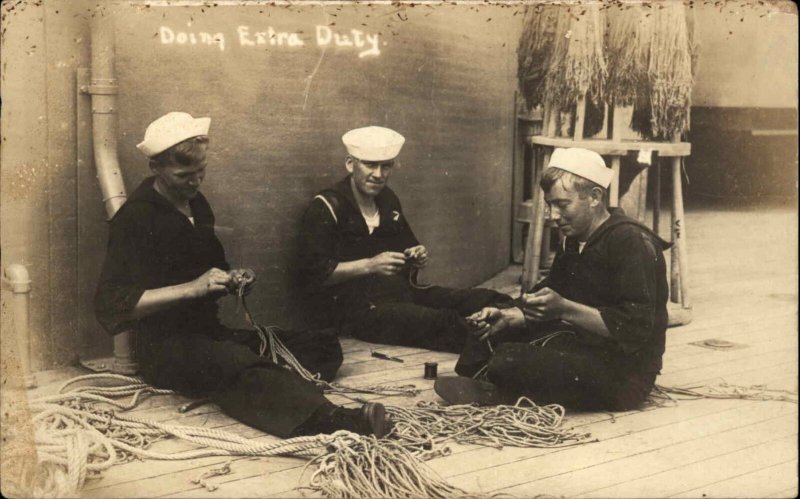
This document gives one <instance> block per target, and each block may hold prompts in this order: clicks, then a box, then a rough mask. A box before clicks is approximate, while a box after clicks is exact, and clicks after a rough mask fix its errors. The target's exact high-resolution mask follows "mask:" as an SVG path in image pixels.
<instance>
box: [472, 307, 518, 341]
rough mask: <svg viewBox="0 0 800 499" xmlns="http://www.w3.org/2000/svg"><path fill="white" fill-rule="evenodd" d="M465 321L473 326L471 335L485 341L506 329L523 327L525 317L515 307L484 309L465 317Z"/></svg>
mask: <svg viewBox="0 0 800 499" xmlns="http://www.w3.org/2000/svg"><path fill="white" fill-rule="evenodd" d="M467 321H469V322H472V323H474V324H475V330H474V331H473V332H472V334H473V335H475V336H477V337H478V339H479V340H481V341H485V340H488V339H489V338H491V337H492V336H494V335H496V334H498V333H500V332H502V331H505V330H506V329H508V328H511V327H522V326H524V325H525V316H524V315H523V314H522V310H520V309H518V308H516V307H515V308H507V309H503V310H500V309H499V308H494V307H484V308H483V309H481V310H480V311H478V312H475V313H474V314H472V315H470V316H469V317H467Z"/></svg>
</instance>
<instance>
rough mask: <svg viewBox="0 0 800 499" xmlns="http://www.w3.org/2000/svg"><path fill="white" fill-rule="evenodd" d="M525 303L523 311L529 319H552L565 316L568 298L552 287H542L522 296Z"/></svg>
mask: <svg viewBox="0 0 800 499" xmlns="http://www.w3.org/2000/svg"><path fill="white" fill-rule="evenodd" d="M522 299H523V301H524V302H525V304H524V305H523V306H522V311H523V312H524V313H525V319H527V320H529V321H536V322H542V321H551V320H558V319H563V318H564V313H565V312H566V310H567V300H566V299H564V298H563V297H562V296H561V295H560V294H558V293H556V292H555V291H553V290H552V289H550V288H542V289H540V290H539V291H537V292H536V293H533V294H526V295H524V296H523V297H522Z"/></svg>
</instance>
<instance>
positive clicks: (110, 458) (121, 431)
mask: <svg viewBox="0 0 800 499" xmlns="http://www.w3.org/2000/svg"><path fill="white" fill-rule="evenodd" d="M80 382H92V383H100V384H104V385H106V384H107V383H109V382H122V383H126V384H125V385H118V386H80V387H76V388H74V389H72V390H70V391H64V390H65V388H66V387H68V386H71V385H76V384H78V383H80ZM145 393H150V394H168V393H172V392H171V391H169V390H158V389H155V388H152V387H149V386H148V385H145V384H144V383H143V382H142V380H140V379H139V378H132V377H127V376H119V375H112V374H95V375H87V376H81V377H79V378H75V379H72V380H70V381H68V382H67V383H66V384H65V385H64V386H62V388H61V390H59V393H58V394H56V395H51V396H46V397H41V398H37V399H34V400H32V401H31V404H30V407H31V410H32V412H33V413H34V414H35V416H34V417H33V424H34V428H35V434H34V440H35V443H36V448H37V453H38V457H39V470H38V474H37V475H38V476H37V480H36V483H34V484H33V486H32V494H31V495H33V496H34V497H71V496H75V495H78V493H79V491H80V490H81V489H82V487H83V486H84V484H85V482H86V481H87V480H89V479H92V478H95V477H98V476H99V475H100V473H101V472H103V471H104V470H106V469H108V468H109V467H111V466H112V465H114V464H119V463H123V462H126V461H130V460H131V459H134V458H144V459H158V460H170V461H174V460H184V459H198V458H203V457H212V456H292V457H301V458H307V459H312V462H311V463H312V464H316V465H318V466H319V467H320V468H319V470H317V472H315V473H314V475H313V478H312V483H311V485H310V487H311V488H312V489H314V490H319V491H322V492H326V491H328V492H327V493H331V494H335V495H336V496H342V494H344V491H346V490H348V488H347V487H349V488H350V489H352V490H357V491H360V492H359V496H361V497H382V496H381V494H382V493H383V492H382V491H385V490H402V489H403V487H409V485H408V484H406V485H403V484H402V483H401V484H400V485H398V484H396V483H394V481H396V478H397V477H414V478H413V479H412V480H411V482H410V483H412V484H414V485H413V487H411V488H408V490H409V491H413V492H414V495H420V496H426V497H444V494H443V491H457V490H458V489H456V488H454V487H450V486H448V485H447V484H446V483H445V482H443V481H442V480H441V479H438V478H437V477H436V476H435V474H432V472H430V471H429V470H425V469H423V468H422V464H421V461H419V460H418V459H417V458H415V457H413V456H412V455H411V453H409V452H408V451H406V450H404V449H402V448H401V447H399V446H397V445H394V446H393V445H387V444H386V442H385V441H380V443H379V441H378V440H376V439H375V438H374V437H372V438H370V437H364V436H361V435H356V434H353V433H349V432H346V431H339V432H336V433H333V434H331V435H326V434H320V435H315V436H303V437H296V438H291V439H286V440H281V441H278V442H274V441H272V442H266V443H256V442H253V441H252V440H250V439H248V438H244V437H241V436H239V435H236V434H233V433H229V432H225V431H221V430H215V429H209V428H204V427H192V426H181V425H172V424H164V423H160V422H157V421H152V420H148V419H144V418H138V417H136V416H133V415H130V414H124V413H120V412H119V411H117V410H115V409H119V410H120V411H126V410H129V409H132V408H133V407H135V406H136V404H138V402H139V401H140V400H141V396H142V395H143V394H145ZM127 396H130V397H131V399H130V400H129V401H121V400H118V399H119V398H121V397H127ZM103 405H105V407H103ZM165 438H178V439H181V440H183V441H186V442H190V443H192V444H194V445H195V446H197V447H198V448H195V449H192V450H187V451H182V452H177V453H170V454H167V453H162V452H155V451H153V450H150V449H149V447H150V445H151V444H152V443H153V442H155V441H157V440H161V439H165ZM362 455H363V456H369V460H370V462H375V463H376V466H378V464H377V463H383V464H380V467H376V468H375V469H373V470H368V471H367V472H364V471H363V470H362V469H361V468H360V466H362V465H363V463H364V461H363V459H362V458H361V457H359V456H362ZM314 458H324V459H319V460H313V459H314ZM348 463H349V464H348ZM387 463H391V465H390V466H389V465H387ZM351 466H358V467H356V468H351ZM368 476H369V478H367V477H368ZM354 477H362V479H361V480H360V481H359V479H358V478H354ZM381 477H382V478H381ZM386 480H390V481H392V484H387V483H384V482H385V481H386ZM403 483H405V482H403ZM340 484H348V485H347V487H345V488H344V489H342V488H341V486H340ZM204 486H207V484H205V485H204ZM333 491H340V492H341V493H339V492H336V493H335V492H333ZM361 492H364V494H363V495H361ZM409 493H410V492H409ZM406 495H408V494H406ZM451 495H452V494H451ZM351 497H357V496H356V495H352V496H351Z"/></svg>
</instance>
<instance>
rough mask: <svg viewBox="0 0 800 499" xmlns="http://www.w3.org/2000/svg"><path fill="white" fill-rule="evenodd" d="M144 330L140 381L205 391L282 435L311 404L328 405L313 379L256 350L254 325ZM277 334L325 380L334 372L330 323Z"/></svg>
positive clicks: (335, 349) (336, 356) (338, 357)
mask: <svg viewBox="0 0 800 499" xmlns="http://www.w3.org/2000/svg"><path fill="white" fill-rule="evenodd" d="M143 336H144V337H143V338H140V340H139V342H138V348H137V354H138V358H139V360H140V365H141V370H142V375H143V377H144V379H145V381H147V382H148V383H150V384H152V385H154V386H158V387H162V388H168V389H172V390H176V391H178V392H181V393H184V394H186V395H189V396H195V397H197V396H207V397H209V398H210V399H211V401H212V402H214V403H215V404H217V405H219V407H220V409H222V411H223V412H225V413H226V414H227V415H229V416H231V417H232V418H234V419H236V420H238V421H240V422H242V423H244V424H246V425H248V426H252V427H254V428H256V429H259V430H262V431H265V432H267V433H271V434H273V435H277V436H279V437H282V438H286V437H289V436H291V435H292V432H293V431H294V430H295V428H297V427H298V426H299V425H300V424H302V423H303V422H305V421H306V420H307V419H308V418H309V417H310V416H311V415H312V414H313V413H314V411H316V410H318V409H319V408H320V407H322V406H325V405H328V406H329V405H331V403H330V402H329V401H328V399H326V398H325V397H324V396H323V394H322V391H321V390H320V389H318V388H317V387H316V386H315V385H314V384H313V383H311V382H309V381H306V380H304V379H303V378H301V377H300V376H299V375H297V374H295V373H294V372H291V371H289V370H287V369H285V368H283V367H280V366H278V365H276V364H273V363H272V362H271V361H270V360H268V357H266V358H261V357H259V356H258V346H259V344H260V343H259V340H258V335H257V334H256V333H255V332H253V331H246V330H234V329H228V328H225V327H222V326H220V327H219V328H218V330H217V331H216V333H215V335H214V336H213V337H211V336H206V335H200V334H172V335H170V336H166V337H164V336H162V337H154V336H155V335H153V334H144V335H143ZM278 337H279V338H280V340H281V341H282V342H283V343H284V345H286V347H287V348H288V349H289V350H290V351H291V352H292V353H293V354H294V356H295V358H297V360H298V361H299V362H300V364H301V365H303V367H305V368H306V369H308V370H309V371H310V372H311V373H320V375H321V377H322V378H323V379H325V380H331V379H333V377H334V376H335V375H336V371H337V370H338V369H339V366H341V364H342V349H341V345H340V344H339V340H338V338H337V337H336V334H335V331H334V330H323V331H302V332H301V331H281V332H280V333H279V334H278ZM143 340H144V341H143Z"/></svg>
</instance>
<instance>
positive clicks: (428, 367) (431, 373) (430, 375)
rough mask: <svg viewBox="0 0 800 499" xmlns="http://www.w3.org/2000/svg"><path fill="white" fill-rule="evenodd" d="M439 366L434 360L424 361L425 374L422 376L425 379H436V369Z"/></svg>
mask: <svg viewBox="0 0 800 499" xmlns="http://www.w3.org/2000/svg"><path fill="white" fill-rule="evenodd" d="M438 367H439V364H438V363H436V362H426V363H425V375H424V376H423V377H424V378H425V379H436V369H437V368H438Z"/></svg>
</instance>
